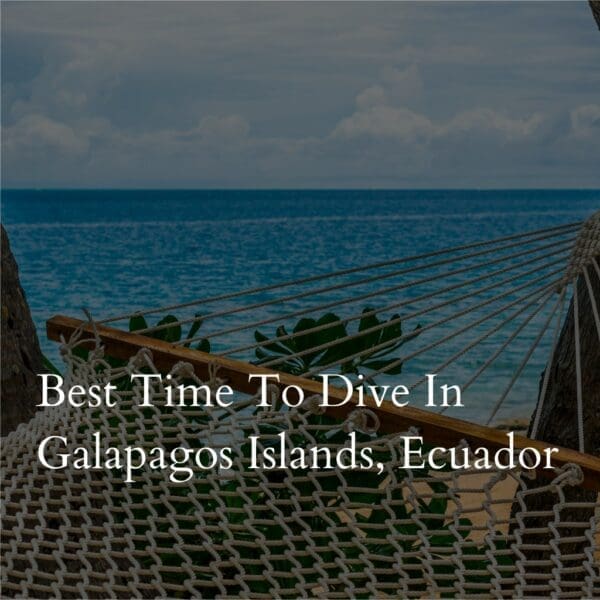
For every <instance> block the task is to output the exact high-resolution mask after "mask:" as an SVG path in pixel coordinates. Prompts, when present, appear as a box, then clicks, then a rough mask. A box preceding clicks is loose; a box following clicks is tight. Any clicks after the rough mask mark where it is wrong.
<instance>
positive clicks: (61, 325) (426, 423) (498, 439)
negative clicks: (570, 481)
mask: <svg viewBox="0 0 600 600" xmlns="http://www.w3.org/2000/svg"><path fill="white" fill-rule="evenodd" d="M76 332H80V333H81V335H82V336H84V337H85V336H86V335H87V336H89V342H90V344H92V345H96V344H97V343H98V342H101V343H102V344H103V345H104V347H105V348H106V351H107V353H109V354H110V355H111V356H114V357H116V358H121V359H124V360H128V359H129V358H131V357H132V356H133V355H134V354H136V353H137V352H138V351H139V350H140V349H142V348H147V349H149V350H150V351H151V352H152V356H153V361H154V364H155V365H156V367H157V368H159V369H161V370H170V369H171V368H172V367H173V366H174V365H175V364H176V363H177V362H180V361H184V362H187V363H190V364H191V365H192V366H193V367H194V369H195V372H196V375H197V376H198V377H200V378H208V377H209V370H210V369H213V368H215V367H217V368H218V372H219V377H220V378H223V379H224V380H226V382H227V383H228V384H229V385H230V386H231V387H232V388H233V389H235V390H237V391H239V392H243V393H248V394H255V393H256V392H257V385H258V384H257V382H254V381H248V375H249V374H278V375H279V386H280V387H284V386H290V385H297V386H299V387H300V388H301V389H302V390H303V391H304V392H305V393H306V394H308V395H319V394H320V393H321V392H322V389H321V384H320V383H319V382H317V381H314V380H310V379H305V378H302V377H298V376H295V375H290V374H287V373H282V372H277V371H273V370H270V369H267V368H264V367H261V366H257V365H252V364H249V363H246V362H242V361H238V360H233V359H230V358H227V357H221V356H215V355H212V354H207V353H204V352H201V351H199V350H191V349H189V348H182V347H181V346H175V345H173V344H170V343H168V342H165V341H163V340H157V339H154V338H149V337H144V336H141V335H139V334H136V333H129V332H125V331H121V330H118V329H114V328H110V327H106V326H104V325H99V324H95V323H90V322H85V321H81V320H79V319H74V318H71V317H67V316H62V315H58V316H55V317H52V318H51V319H50V320H49V321H48V322H47V334H48V338H49V339H51V340H54V341H58V342H60V341H62V340H63V339H68V338H70V337H71V336H72V335H73V334H75V333H76ZM82 339H84V338H82ZM329 395H330V397H331V398H334V399H338V400H340V401H341V400H343V399H344V398H345V393H344V391H343V390H339V389H337V388H334V387H332V388H330V389H329ZM353 401H354V402H348V403H346V404H344V405H343V406H338V407H329V408H327V413H328V414H330V415H331V416H334V417H336V418H341V419H343V418H345V417H347V416H348V414H349V413H350V412H351V411H352V410H353V409H354V408H355V402H356V399H355V398H354V399H353ZM365 404H366V406H367V408H369V409H370V410H372V411H373V412H374V413H375V414H376V415H377V416H378V418H379V421H380V424H381V425H380V430H381V431H382V432H383V433H395V432H401V431H406V430H407V429H408V428H410V427H416V428H417V429H418V430H419V432H420V435H422V436H423V438H424V440H425V441H427V442H434V443H436V444H440V445H445V446H448V447H450V446H453V445H456V444H459V443H460V442H461V441H462V440H465V441H467V442H468V443H470V444H472V445H474V446H485V447H487V448H488V449H490V450H497V449H500V448H502V447H505V446H506V435H505V434H504V433H503V432H501V431H499V430H497V429H493V428H490V427H485V426H482V425H477V424H474V423H469V422H466V421H463V420H460V419H455V418H452V417H448V416H446V415H442V414H437V413H433V412H428V411H425V410H422V409H419V408H415V407H412V406H406V407H404V408H398V407H395V406H393V405H384V406H381V407H378V406H377V405H376V404H375V401H374V400H373V399H372V398H370V397H369V396H366V395H365ZM514 443H515V448H518V449H523V448H527V447H531V448H534V449H537V450H538V451H540V452H543V451H544V450H545V449H546V448H548V444H545V443H544V442H542V441H539V440H532V439H529V438H526V437H524V436H519V435H515V436H514ZM552 458H553V461H554V462H555V464H556V465H558V466H563V465H565V464H567V463H573V464H576V465H578V466H579V467H580V468H581V470H582V473H583V477H584V480H583V482H582V486H583V487H585V488H588V489H593V490H596V491H600V458H597V457H594V456H590V455H588V454H583V453H581V452H576V451H575V450H571V449H568V448H559V450H558V452H556V453H555V454H553V456H552ZM538 475H540V476H542V477H543V476H545V475H547V473H546V471H545V470H544V469H539V470H538ZM550 475H551V474H550Z"/></svg>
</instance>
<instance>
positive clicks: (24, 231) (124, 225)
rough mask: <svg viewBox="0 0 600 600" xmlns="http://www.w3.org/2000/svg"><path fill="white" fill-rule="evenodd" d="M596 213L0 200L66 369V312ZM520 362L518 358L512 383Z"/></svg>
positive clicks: (328, 200) (310, 194)
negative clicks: (60, 327) (61, 317)
mask: <svg viewBox="0 0 600 600" xmlns="http://www.w3.org/2000/svg"><path fill="white" fill-rule="evenodd" d="M598 208H600V191H575V190H557V191H541V190H538V191H536V190H521V191H519V190H516V191H473V190H469V191H464V190H452V191H450V190H446V191H365V190H360V191H342V190H339V191H330V190H314V191H311V190H303V191H212V190H211V191H207V190H185V191H173V190H137V191H122V190H102V191H98V190H93V191H92V190H76V191H75V190H69V191H67V190H51V191H50V190H3V191H2V221H3V223H4V225H5V227H6V229H7V231H8V234H9V238H10V242H11V245H12V249H13V252H14V254H15V256H16V258H17V261H18V264H19V268H20V275H21V282H22V285H23V287H24V288H25V291H26V294H27V298H28V301H29V304H30V307H31V310H32V314H33V318H34V320H35V323H36V325H37V327H38V331H39V335H40V341H41V345H42V348H43V351H44V352H45V353H46V354H47V356H49V357H50V359H51V360H53V361H55V362H57V363H58V362H60V359H59V353H58V350H57V347H56V345H55V344H54V343H52V342H49V341H48V340H47V339H46V337H45V329H44V323H45V321H46V319H48V318H49V317H50V316H52V315H54V314H57V313H61V314H67V315H72V316H78V317H81V318H84V316H83V312H82V308H83V307H85V308H86V309H88V310H89V311H90V312H91V314H92V315H93V317H94V318H95V319H102V318H106V317H110V316H112V315H118V314H121V313H129V312H133V311H135V310H138V309H140V308H145V307H152V306H164V305H170V304H177V303H181V302H186V301H188V300H192V299H196V298H205V297H209V296H213V295H216V294H223V293H228V292H234V291H236V290H240V289H244V288H250V287H256V286H262V285H269V284H272V283H275V282H279V281H286V280H292V279H298V278H303V277H309V276H312V275H317V274H320V273H328V272H331V271H336V270H340V269H346V268H351V267H355V266H358V265H365V264H369V263H375V262H378V261H386V260H390V259H393V258H396V257H402V256H404V255H414V254H419V253H424V252H429V251H432V250H436V249H442V248H445V247H449V246H456V245H458V244H466V243H469V242H472V241H478V240H487V239H492V238H495V237H499V236H505V235H510V234H512V233H520V232H523V231H527V230H534V229H540V228H546V227H552V226H555V225H560V224H563V223H570V222H573V221H578V220H581V219H584V218H585V217H587V216H589V215H590V214H591V213H592V212H593V211H595V210H597V209H598ZM440 274H441V275H443V270H441V271H440ZM373 286H376V284H373ZM366 289H367V291H368V289H369V288H368V286H367V288H366ZM373 289H375V287H374V288H373ZM364 290H365V288H364V287H363V288H362V289H361V291H364ZM264 297H268V296H258V299H259V300H260V299H261V298H264ZM243 301H244V300H243V299H232V300H228V301H227V303H226V304H225V306H227V307H231V306H234V307H235V306H236V302H237V303H240V302H243ZM254 301H256V298H254ZM299 306H302V303H296V302H293V303H290V304H289V305H288V307H287V308H288V310H289V308H290V307H292V308H294V309H297V308H298V307H299ZM213 310H214V307H213ZM257 314H259V316H260V317H261V318H264V317H265V316H266V317H268V316H269V315H270V314H273V313H269V311H268V308H267V309H262V310H260V311H258V313H257ZM228 322H229V321H228ZM231 323H235V321H231ZM272 329H274V326H273V327H272ZM266 330H269V328H268V327H266ZM250 333H252V332H250ZM237 341H238V342H239V343H243V342H244V340H243V338H242V337H240V338H239V340H237ZM246 341H248V340H246ZM249 341H252V340H251V339H250V340H249ZM527 341H528V339H527V338H525V339H524V340H523V341H520V342H519V343H521V344H526V342H527ZM458 344H459V342H458V341H457V346H456V348H459V347H460V346H459V345H458ZM524 350H525V346H522V347H517V348H512V349H511V351H514V352H515V354H514V357H515V358H513V359H511V355H510V354H509V355H508V357H507V358H506V360H507V361H508V363H509V364H505V371H506V373H508V372H509V371H510V368H514V366H515V364H516V362H515V361H517V358H516V357H517V356H518V355H519V353H523V351H524ZM481 360H482V359H481V357H477V356H476V357H475V359H474V363H473V365H476V364H477V363H478V361H479V362H481ZM511 360H513V363H510V361H511ZM540 361H541V362H540ZM543 364H544V363H543V359H538V362H537V363H536V364H534V365H533V367H532V369H531V371H530V372H529V374H528V373H527V372H526V373H525V375H524V378H525V379H524V382H525V383H523V384H520V385H522V386H523V385H525V386H526V387H527V386H528V390H529V391H528V394H527V395H526V397H527V398H528V399H527V400H526V401H525V402H523V401H522V399H519V398H517V399H516V400H514V401H513V404H512V405H511V404H510V402H509V404H508V408H507V409H506V412H505V416H509V417H512V416H526V415H528V414H529V413H530V412H531V410H532V408H533V405H534V404H535V393H534V392H535V390H536V389H537V385H538V379H539V372H540V369H541V368H543ZM418 368H420V369H425V370H427V369H428V368H430V366H428V365H418ZM498 376H499V375H498ZM494 377H495V375H494V372H490V374H489V382H488V388H490V389H491V388H494V387H496V380H495V379H494ZM483 395H484V396H485V394H483ZM488 405H489V402H488V400H486V399H485V398H483V397H482V399H481V400H480V401H479V402H474V403H473V405H472V406H471V408H470V413H469V416H470V417H471V418H473V419H476V420H481V419H482V418H483V414H484V411H485V408H486V407H487V406H488ZM456 416H462V415H456Z"/></svg>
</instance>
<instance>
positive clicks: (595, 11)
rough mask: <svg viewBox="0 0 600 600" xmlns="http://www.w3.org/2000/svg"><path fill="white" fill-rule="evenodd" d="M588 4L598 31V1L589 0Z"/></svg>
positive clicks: (599, 17) (599, 6)
mask: <svg viewBox="0 0 600 600" xmlns="http://www.w3.org/2000/svg"><path fill="white" fill-rule="evenodd" d="M589 3H590V8H591V9H592V14H593V15H594V19H596V23H597V24H598V29H600V0H589Z"/></svg>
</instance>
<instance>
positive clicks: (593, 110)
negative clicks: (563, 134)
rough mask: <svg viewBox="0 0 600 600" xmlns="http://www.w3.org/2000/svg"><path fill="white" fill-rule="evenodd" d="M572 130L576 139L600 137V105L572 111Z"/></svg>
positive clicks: (590, 105) (581, 107) (580, 107)
mask: <svg viewBox="0 0 600 600" xmlns="http://www.w3.org/2000/svg"><path fill="white" fill-rule="evenodd" d="M570 116H571V129H572V133H573V135H574V136H576V137H581V138H586V137H595V138H596V139H598V136H600V104H587V105H586V106H579V107H577V108H575V109H574V110H572V111H571V115H570Z"/></svg>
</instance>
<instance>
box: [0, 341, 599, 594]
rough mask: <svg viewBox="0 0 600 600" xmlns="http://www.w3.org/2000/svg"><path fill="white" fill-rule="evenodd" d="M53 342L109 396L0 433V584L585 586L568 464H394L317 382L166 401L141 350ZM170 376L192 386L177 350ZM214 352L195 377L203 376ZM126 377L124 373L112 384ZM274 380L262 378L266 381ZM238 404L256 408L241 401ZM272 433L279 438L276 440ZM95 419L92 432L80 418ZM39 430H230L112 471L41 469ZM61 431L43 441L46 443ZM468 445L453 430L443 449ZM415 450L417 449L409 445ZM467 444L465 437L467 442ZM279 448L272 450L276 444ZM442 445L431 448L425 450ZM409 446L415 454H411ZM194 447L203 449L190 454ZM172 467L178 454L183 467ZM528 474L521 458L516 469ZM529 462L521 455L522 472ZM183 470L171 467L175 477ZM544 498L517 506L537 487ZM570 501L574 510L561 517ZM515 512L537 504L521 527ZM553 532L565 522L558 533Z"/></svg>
mask: <svg viewBox="0 0 600 600" xmlns="http://www.w3.org/2000/svg"><path fill="white" fill-rule="evenodd" d="M76 347H77V342H76V341H72V342H70V343H69V345H67V346H65V347H64V349H63V352H64V355H65V358H66V362H67V365H68V366H69V377H70V380H71V381H73V382H80V383H82V384H83V383H85V384H86V385H89V384H91V383H100V384H102V385H104V384H105V383H107V382H109V381H110V382H113V383H115V384H116V385H117V386H119V388H120V391H118V392H116V394H117V398H118V406H119V410H118V412H114V411H113V412H109V413H107V412H105V411H102V410H100V409H92V408H88V409H85V410H73V409H69V408H63V407H60V408H55V409H54V410H53V411H52V412H51V413H40V414H39V415H37V416H36V417H35V418H34V419H33V420H32V421H31V422H30V423H28V424H26V425H23V426H21V427H20V428H19V429H18V430H17V431H15V432H13V433H12V434H11V435H10V436H9V437H8V438H7V439H6V440H5V444H4V446H5V450H4V452H3V469H4V471H3V487H4V497H5V502H4V507H3V510H4V514H3V528H4V535H3V540H2V544H3V553H2V554H3V558H2V561H3V590H4V593H5V594H10V595H18V596H21V597H36V598H38V597H71V598H79V597H190V596H192V597H200V596H202V597H208V598H212V597H281V598H284V597H290V598H295V597H308V596H314V597H323V598H336V597H340V598H341V597H344V598H345V597H352V598H355V597H374V596H386V595H394V596H398V595H400V596H401V597H407V598H408V597H413V598H422V597H432V598H436V597H447V596H450V597H459V598H464V597H471V596H472V597H495V598H511V597H524V596H525V597H526V596H530V595H539V596H543V597H549V596H556V597H559V596H560V597H561V598H567V597H574V598H580V597H586V598H590V597H594V596H598V594H600V571H599V567H598V562H597V558H598V551H599V542H600V540H599V539H598V535H599V520H600V503H599V502H598V500H597V499H595V500H594V499H591V500H589V499H588V500H587V501H582V500H581V499H580V498H577V499H575V500H573V499H569V493H570V490H572V489H573V488H574V487H576V486H577V484H578V483H579V482H580V481H581V471H580V470H579V468H578V467H577V466H575V465H567V466H565V467H564V468H561V469H558V468H557V469H554V471H553V472H552V476H551V477H550V478H549V479H547V480H546V479H544V480H543V481H541V482H539V487H535V488H531V486H528V485H527V484H526V477H532V475H527V476H526V475H524V474H522V473H521V472H520V471H519V469H518V468H515V469H506V470H498V469H494V468H490V469H474V468H473V469H468V468H467V469H461V470H452V469H444V470H442V471H437V470H436V471H433V470H428V469H427V468H423V467H419V466H417V464H416V463H414V464H415V466H413V467H412V468H406V456H405V454H406V453H405V445H404V442H403V439H404V436H406V435H409V434H413V435H414V433H415V432H404V433H402V432H399V433H398V434H393V435H380V434H378V432H377V429H378V422H377V418H376V416H375V415H373V414H372V413H370V412H369V411H368V410H366V409H357V410H356V411H354V412H353V413H351V414H350V415H349V417H348V418H347V419H346V420H345V421H336V420H335V419H333V418H331V417H329V416H327V415H326V414H323V413H322V411H321V410H320V408H319V403H318V402H317V401H316V400H318V399H316V398H315V399H312V400H314V401H311V399H309V400H307V401H306V402H305V403H304V404H303V405H302V406H301V407H300V408H298V409H289V410H283V409H282V408H279V409H277V410H273V409H258V408H256V404H257V402H256V399H252V398H249V397H247V396H246V397H240V398H239V401H238V402H236V403H234V404H233V406H232V407H231V408H218V409H217V408H212V409H207V408H199V407H190V406H185V407H177V408H175V407H168V406H166V402H165V389H164V386H163V384H162V383H161V382H158V383H156V384H155V385H154V387H153V389H152V395H153V402H152V405H151V406H148V407H141V406H140V404H141V397H142V389H141V385H137V383H136V384H135V385H133V386H126V385H125V386H124V385H123V382H124V381H127V380H128V376H129V375H130V374H131V373H132V372H140V370H142V371H143V372H146V373H151V372H157V370H156V369H155V367H154V365H153V362H152V357H151V356H150V353H149V352H148V351H147V350H141V351H140V352H139V353H138V354H137V355H136V356H134V357H132V359H131V360H130V361H129V362H128V363H127V365H125V366H122V367H114V366H111V365H110V364H109V362H108V361H107V360H106V359H105V358H103V351H102V348H97V349H96V350H94V351H93V352H91V353H90V354H89V356H88V357H87V358H85V359H84V358H81V355H80V353H78V352H76ZM171 375H172V381H173V384H174V385H175V384H178V383H185V384H189V383H194V384H195V385H202V383H203V382H201V381H200V380H199V379H198V378H197V377H196V376H195V374H194V371H193V369H191V368H190V365H188V364H185V363H178V364H176V365H175V366H174V367H173V369H172V370H171ZM220 383H221V381H220V380H219V373H218V370H217V369H213V375H212V377H211V379H210V381H208V384H209V385H210V387H211V388H216V387H217V386H218V385H219V384H220ZM128 387H129V389H127V388H128ZM273 394H277V391H276V389H273ZM253 407H254V408H253ZM282 432H285V433H286V439H287V440H288V443H287V447H285V448H281V447H280V446H279V440H280V437H279V436H280V434H281V433H282ZM349 432H354V433H355V440H356V445H357V448H359V449H360V448H361V447H364V446H369V447H371V448H372V449H373V452H374V456H375V457H376V459H377V460H378V461H381V462H382V464H383V465H384V468H383V471H382V472H381V473H380V472H378V470H377V469H375V468H373V469H371V470H362V471H356V470H346V469H343V468H340V467H339V466H332V468H327V466H328V462H327V461H328V460H330V459H329V458H328V455H327V452H324V451H323V448H327V449H328V450H329V451H331V453H332V454H333V453H335V452H338V451H339V450H341V449H342V448H344V447H348V445H349V443H350V442H349ZM98 433H99V434H100V440H101V441H100V442H97V441H96V438H95V435H97V434H98ZM49 434H52V435H62V436H68V437H69V438H70V439H71V440H72V444H71V445H72V447H75V446H82V447H86V448H94V447H95V445H96V444H100V446H98V447H99V448H100V447H101V448H102V450H105V449H106V448H108V447H110V446H113V447H119V448H124V447H126V446H135V447H139V448H143V449H145V450H146V451H147V452H148V453H150V452H151V451H152V448H156V447H161V448H163V449H164V450H165V451H166V452H170V451H172V450H173V449H174V448H176V447H185V448H187V449H188V450H189V452H190V453H191V454H190V456H192V455H194V453H195V452H198V451H201V449H202V448H207V447H210V448H212V449H214V450H216V451H218V450H219V449H220V448H223V447H225V446H226V445H228V444H231V440H237V443H236V444H233V446H232V447H233V454H232V465H231V467H230V468H221V469H219V468H214V467H213V468H208V466H209V465H208V462H210V461H208V462H206V459H200V460H198V459H196V460H194V459H190V460H188V461H187V462H185V461H183V460H182V465H184V467H185V468H190V469H191V470H192V472H193V476H192V478H191V479H190V480H188V481H185V482H183V483H177V482H174V481H172V480H171V476H172V475H174V477H175V478H176V479H177V478H178V477H179V475H178V474H177V473H175V474H174V472H173V471H168V470H164V469H159V468H151V466H150V465H146V466H145V467H143V468H140V469H139V470H137V471H136V473H135V482H134V483H131V484H128V485H125V484H124V483H123V479H124V474H123V472H122V471H120V470H119V469H118V468H115V469H112V470H108V471H107V470H105V469H91V470H82V469H77V468H75V466H71V467H69V468H67V469H66V470H61V471H56V472H49V471H48V470H47V469H45V468H43V467H42V466H41V465H40V464H39V462H38V460H37V457H36V448H37V446H38V445H39V443H40V442H41V441H42V440H43V439H44V438H45V437H46V436H48V435H49ZM252 437H254V438H255V439H256V440H257V441H256V444H257V449H256V452H257V453H258V454H261V453H262V452H263V451H264V450H265V449H266V448H268V447H272V448H273V449H274V451H275V455H276V456H277V457H281V455H282V454H283V455H286V454H288V453H290V452H292V450H291V448H290V445H291V444H292V443H293V446H294V447H296V448H302V449H304V451H305V452H306V453H307V455H308V454H310V452H311V448H315V447H320V448H321V451H320V452H319V453H318V462H319V465H320V467H321V468H318V469H314V468H302V467H297V468H293V469H292V468H278V469H274V470H266V469H255V468H251V466H252V465H251V460H252V452H251V449H250V441H249V440H250V439H251V438H252ZM61 451H62V452H64V448H60V447H57V448H53V449H51V450H49V451H48V456H50V457H52V459H53V460H57V453H59V452H61ZM453 451H457V452H458V453H459V454H460V455H461V456H463V457H465V456H467V455H469V456H471V457H472V454H471V452H470V449H469V447H468V445H467V444H466V443H463V444H460V445H459V446H458V447H457V448H455V449H453ZM424 452H425V453H426V452H427V450H425V451H424ZM465 453H466V454H465ZM291 458H292V455H289V456H288V457H287V459H288V460H291ZM440 458H442V457H441V455H438V460H439V459H440ZM414 460H418V462H421V461H420V459H414V458H413V461H414ZM203 461H204V462H203ZM184 467H183V466H182V467H181V468H184ZM528 473H529V472H528ZM533 473H535V472H533ZM181 478H182V479H183V477H181ZM538 496H543V497H544V498H546V499H547V498H548V497H551V498H552V499H553V504H552V508H551V509H550V510H547V511H545V512H544V511H539V509H538V510H535V511H534V510H530V509H529V506H530V504H531V502H532V500H535V498H536V497H538ZM574 511H575V513H576V514H577V515H578V520H577V521H576V522H573V519H574V514H575V513H574ZM531 517H535V518H540V517H541V518H542V521H543V525H542V526H538V527H536V529H535V533H536V539H535V544H532V543H531V541H530V540H528V536H530V535H531V531H532V529H531V523H530V522H529V519H530V518H531ZM565 531H568V532H569V534H568V537H564V535H563V533H564V532H565Z"/></svg>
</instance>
